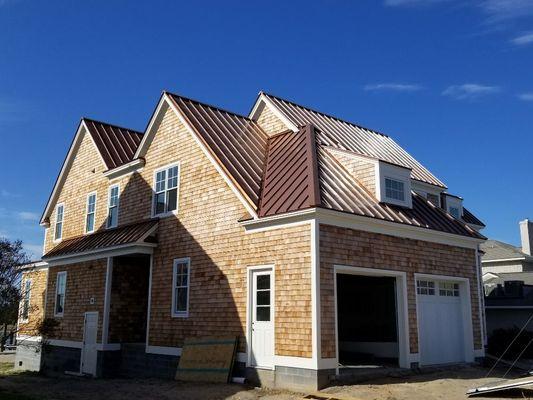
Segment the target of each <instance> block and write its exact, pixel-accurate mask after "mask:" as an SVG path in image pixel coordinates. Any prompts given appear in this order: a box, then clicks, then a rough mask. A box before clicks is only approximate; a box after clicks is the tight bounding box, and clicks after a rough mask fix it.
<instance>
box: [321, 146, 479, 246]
mask: <svg viewBox="0 0 533 400" xmlns="http://www.w3.org/2000/svg"><path fill="white" fill-rule="evenodd" d="M318 165H319V170H320V186H321V198H322V207H324V208H329V209H332V210H336V211H342V212H348V213H352V214H356V215H361V216H365V217H371V218H377V219H381V220H385V221H390V222H397V223H402V224H406V225H412V226H417V227H421V228H427V229H433V230H437V231H441V232H447V233H453V234H456V235H462V236H470V237H474V238H483V236H482V235H480V234H478V233H477V232H476V231H475V230H473V229H471V228H469V227H468V226H466V225H465V224H463V223H462V222H460V221H457V220H456V219H454V218H453V217H452V216H450V215H449V214H447V213H445V212H444V211H443V210H442V209H440V208H439V207H436V206H434V205H433V204H431V203H430V202H428V201H427V200H426V199H424V198H423V197H422V196H419V195H418V194H416V193H415V192H412V196H413V208H412V209H409V208H405V207H400V206H395V205H391V204H387V203H380V202H379V201H378V200H377V199H376V198H375V196H373V194H371V193H370V192H368V191H367V190H366V189H365V188H364V187H363V186H362V185H361V184H359V182H358V181H357V180H356V179H355V178H354V177H352V175H351V174H350V173H349V172H348V171H347V170H346V169H345V168H344V167H343V166H342V165H341V164H340V163H339V162H338V161H337V160H336V159H335V158H334V157H333V156H332V155H331V154H329V153H328V152H327V151H325V150H324V149H319V150H318Z"/></svg>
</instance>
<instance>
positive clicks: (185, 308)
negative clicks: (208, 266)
mask: <svg viewBox="0 0 533 400" xmlns="http://www.w3.org/2000/svg"><path fill="white" fill-rule="evenodd" d="M190 267H191V259H190V258H179V259H176V260H174V267H173V277H172V316H173V317H187V316H188V314H189V282H190V275H191V271H190V269H191V268H190Z"/></svg>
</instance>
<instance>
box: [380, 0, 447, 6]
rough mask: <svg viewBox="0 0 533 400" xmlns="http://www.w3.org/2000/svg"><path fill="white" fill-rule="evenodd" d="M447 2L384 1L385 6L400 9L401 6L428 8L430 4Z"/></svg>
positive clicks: (442, 0)
mask: <svg viewBox="0 0 533 400" xmlns="http://www.w3.org/2000/svg"><path fill="white" fill-rule="evenodd" d="M445 1H449V0H385V5H386V6H391V7H402V6H429V5H432V4H437V3H443V2H445Z"/></svg>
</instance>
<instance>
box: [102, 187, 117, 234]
mask: <svg viewBox="0 0 533 400" xmlns="http://www.w3.org/2000/svg"><path fill="white" fill-rule="evenodd" d="M114 188H117V189H118V192H117V205H116V207H117V223H116V225H111V226H109V225H108V224H109V210H110V209H111V207H110V203H111V191H112V190H113V189H114ZM119 209H120V183H115V184H113V185H111V186H109V189H108V191H107V218H106V221H105V227H106V229H111V228H116V227H117V226H118V213H119Z"/></svg>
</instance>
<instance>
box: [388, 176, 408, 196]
mask: <svg viewBox="0 0 533 400" xmlns="http://www.w3.org/2000/svg"><path fill="white" fill-rule="evenodd" d="M385 196H386V197H387V199H390V200H398V201H405V183H404V182H403V181H399V180H396V179H392V178H385Z"/></svg>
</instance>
